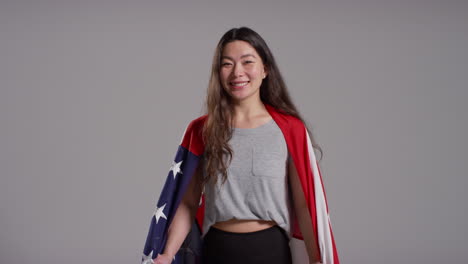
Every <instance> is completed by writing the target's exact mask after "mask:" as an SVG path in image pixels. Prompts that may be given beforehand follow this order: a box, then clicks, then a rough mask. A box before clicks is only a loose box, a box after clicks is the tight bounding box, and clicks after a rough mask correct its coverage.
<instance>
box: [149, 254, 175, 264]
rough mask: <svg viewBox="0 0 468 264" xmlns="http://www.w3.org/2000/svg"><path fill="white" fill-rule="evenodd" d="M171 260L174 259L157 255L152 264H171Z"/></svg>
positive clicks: (165, 255) (164, 255) (167, 255)
mask: <svg viewBox="0 0 468 264" xmlns="http://www.w3.org/2000/svg"><path fill="white" fill-rule="evenodd" d="M173 259H174V257H173V256H170V255H169V254H162V255H161V254H158V257H157V258H155V259H154V260H153V262H154V264H171V263H172V260H173Z"/></svg>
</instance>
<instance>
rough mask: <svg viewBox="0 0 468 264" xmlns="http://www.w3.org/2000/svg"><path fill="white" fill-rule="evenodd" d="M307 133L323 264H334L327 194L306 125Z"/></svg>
mask: <svg viewBox="0 0 468 264" xmlns="http://www.w3.org/2000/svg"><path fill="white" fill-rule="evenodd" d="M304 129H305V130H306V135H307V149H308V151H309V159H310V165H311V169H312V173H313V175H314V189H315V207H316V210H317V232H318V240H319V241H318V242H319V246H320V255H321V256H322V263H323V264H333V243H332V238H331V233H330V226H329V220H330V219H329V215H328V212H327V205H326V203H325V195H324V193H323V187H322V181H321V180H320V173H319V170H318V167H317V162H316V159H315V153H314V149H313V148H312V144H311V141H310V137H309V133H308V132H307V129H306V128H305V126H304Z"/></svg>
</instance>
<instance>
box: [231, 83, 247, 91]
mask: <svg viewBox="0 0 468 264" xmlns="http://www.w3.org/2000/svg"><path fill="white" fill-rule="evenodd" d="M245 82H246V83H247V84H246V85H244V86H237V84H239V83H245ZM249 83H250V81H242V82H239V81H236V82H229V86H230V87H231V88H232V89H236V90H239V89H242V88H244V87H246V86H247V85H249Z"/></svg>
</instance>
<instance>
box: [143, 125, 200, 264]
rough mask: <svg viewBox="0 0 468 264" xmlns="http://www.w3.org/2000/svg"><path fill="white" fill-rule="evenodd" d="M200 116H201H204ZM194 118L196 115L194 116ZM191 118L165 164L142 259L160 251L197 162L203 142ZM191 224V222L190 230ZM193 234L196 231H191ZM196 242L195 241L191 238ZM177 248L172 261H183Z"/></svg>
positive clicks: (146, 262)
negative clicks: (166, 168) (160, 188)
mask: <svg viewBox="0 0 468 264" xmlns="http://www.w3.org/2000/svg"><path fill="white" fill-rule="evenodd" d="M204 117H205V116H203V117H200V119H201V118H204ZM196 120H198V119H196ZM196 120H194V121H192V122H191V123H190V124H189V125H188V126H187V128H186V129H185V131H184V133H183V136H182V139H181V142H180V144H179V147H178V149H177V152H176V155H175V158H174V160H173V161H172V165H171V166H170V168H169V172H168V175H167V177H166V182H165V183H164V186H163V189H162V191H161V194H160V196H159V199H158V202H157V203H156V208H155V210H154V212H153V215H152V217H151V223H150V227H149V231H148V235H147V237H146V242H145V246H144V249H143V256H142V263H143V264H149V263H153V259H155V258H156V257H157V256H158V254H162V253H163V250H164V247H165V245H166V242H167V238H168V232H167V231H168V228H169V226H170V224H171V221H172V219H173V218H174V215H175V213H176V210H177V207H178V206H179V204H180V202H181V200H182V198H183V196H184V193H185V191H186V189H187V187H188V184H189V183H190V180H191V177H192V175H193V174H194V172H195V170H196V168H197V166H198V163H199V161H200V159H201V157H202V153H203V145H202V144H201V138H200V137H199V136H200V135H199V134H198V133H197V131H199V130H197V129H196V125H197V124H199V123H200V122H196ZM194 228H195V226H192V232H193V231H197V230H194ZM194 236H196V234H194ZM194 242H196V241H194ZM179 253H182V252H181V251H179V252H178V253H177V254H176V256H175V257H174V260H173V261H172V263H176V264H182V263H185V264H187V263H186V262H188V261H187V259H186V260H185V261H184V260H183V259H180V258H179V257H182V255H181V254H179Z"/></svg>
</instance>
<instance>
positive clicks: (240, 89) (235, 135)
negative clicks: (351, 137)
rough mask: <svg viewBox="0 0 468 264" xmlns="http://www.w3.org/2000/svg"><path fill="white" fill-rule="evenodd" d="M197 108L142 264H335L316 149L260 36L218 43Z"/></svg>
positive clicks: (247, 32) (244, 31)
mask: <svg viewBox="0 0 468 264" xmlns="http://www.w3.org/2000/svg"><path fill="white" fill-rule="evenodd" d="M205 106H206V114H204V115H202V116H200V117H198V118H196V119H194V120H192V121H191V122H190V123H189V124H188V126H187V128H186V130H185V132H184V134H183V137H182V141H181V144H180V146H179V150H178V151H177V154H176V158H175V160H174V163H173V166H172V167H171V170H170V172H169V175H168V177H167V179H166V183H165V185H164V189H163V190H162V192H161V196H160V198H159V200H158V204H157V208H156V210H155V216H154V217H153V219H152V221H151V226H150V231H149V233H148V237H147V240H146V244H145V249H144V250H143V254H144V255H143V262H144V263H153V262H154V263H157V264H169V263H184V264H188V263H203V264H231V263H236V264H237V263H243V264H250V263H270V264H291V263H301V264H302V263H319V262H321V263H327V264H339V259H338V254H337V250H336V247H335V242H334V238H333V232H332V229H331V223H330V218H329V213H328V206H327V201H326V197H325V192H324V187H323V185H322V177H321V174H320V169H319V167H318V161H317V160H316V158H315V153H314V148H315V149H317V150H319V151H321V149H320V147H319V146H318V144H317V143H316V142H315V140H314V138H313V136H312V134H311V133H310V132H309V130H308V128H307V126H306V124H305V122H304V120H303V118H302V117H301V116H300V114H299V112H298V110H297V109H296V107H295V106H294V104H293V103H292V100H291V98H290V96H289V93H288V91H287V87H286V85H285V83H284V81H283V78H282V76H281V73H280V72H279V70H278V67H277V65H276V62H275V59H274V57H273V54H272V53H271V51H270V49H269V48H268V46H267V44H266V42H265V41H264V40H263V38H262V37H260V35H259V34H258V33H256V32H255V31H253V30H252V29H250V28H247V27H241V28H233V29H231V30H229V31H227V32H226V33H225V34H224V35H223V36H222V37H221V39H220V41H219V43H218V45H217V48H216V51H215V54H214V58H213V64H212V70H211V77H210V81H209V84H208V90H207V95H206V105H205ZM154 258H156V259H154ZM200 261H201V262H200Z"/></svg>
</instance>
